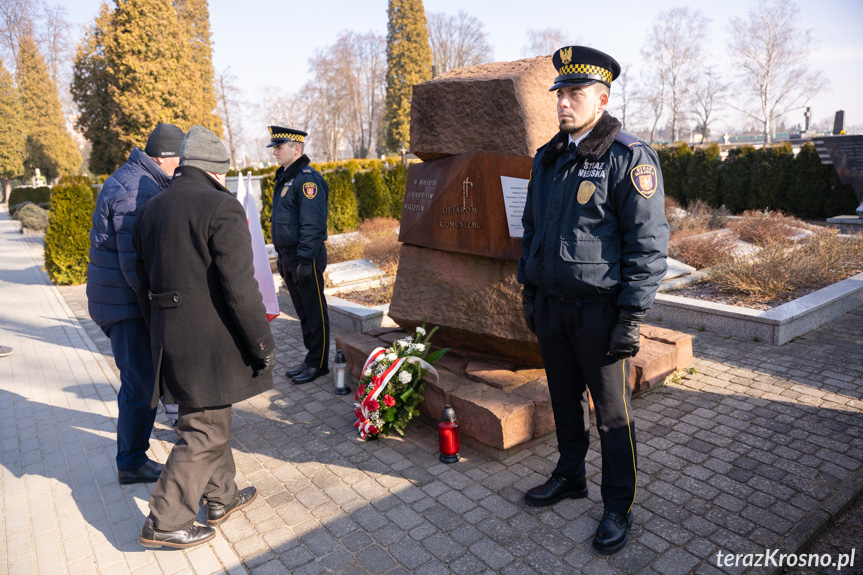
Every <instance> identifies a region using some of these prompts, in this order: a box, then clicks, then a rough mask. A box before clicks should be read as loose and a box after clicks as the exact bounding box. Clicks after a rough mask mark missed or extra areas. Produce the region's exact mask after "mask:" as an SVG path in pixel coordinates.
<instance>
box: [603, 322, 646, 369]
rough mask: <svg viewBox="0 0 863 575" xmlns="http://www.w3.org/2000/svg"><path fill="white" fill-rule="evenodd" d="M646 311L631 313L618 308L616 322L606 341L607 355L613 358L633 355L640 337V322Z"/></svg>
mask: <svg viewBox="0 0 863 575" xmlns="http://www.w3.org/2000/svg"><path fill="white" fill-rule="evenodd" d="M645 315H646V312H640V313H631V312H628V311H626V310H620V311H619V312H618V314H617V324H616V325H615V326H614V327H613V328H612V329H611V337H610V338H609V342H608V355H610V356H611V357H613V358H614V359H615V360H621V359H625V358H627V357H635V355H636V354H637V353H638V347H639V343H640V339H641V322H643V321H644V316H645Z"/></svg>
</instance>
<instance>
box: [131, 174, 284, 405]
mask: <svg viewBox="0 0 863 575" xmlns="http://www.w3.org/2000/svg"><path fill="white" fill-rule="evenodd" d="M134 245H135V250H136V251H137V253H138V256H137V259H136V262H135V269H136V271H137V274H138V279H139V281H140V285H139V287H138V301H139V302H140V305H141V310H142V311H143V313H144V319H145V320H147V321H148V322H149V326H150V341H151V343H152V349H153V364H154V366H155V371H156V382H157V385H156V386H155V390H154V393H153V400H152V405H153V406H155V405H156V403H157V402H158V399H159V395H164V396H165V403H168V404H170V403H177V404H179V405H182V406H186V407H216V406H226V405H231V404H234V403H237V402H240V401H243V400H245V399H248V398H250V397H252V396H254V395H257V394H259V393H261V392H263V391H266V390H268V389H272V387H273V377H272V373H267V374H264V375H261V376H258V377H253V372H254V365H255V363H256V360H259V359H263V358H264V357H266V356H267V355H269V354H270V353H272V351H273V345H274V343H273V334H272V332H271V331H270V324H269V322H268V321H267V313H266V310H265V308H264V304H263V300H262V298H261V293H260V291H259V290H258V284H257V282H256V281H255V273H254V266H253V256H252V242H251V236H250V235H249V228H248V223H247V221H246V213H245V212H244V211H243V208H242V206H241V205H240V203H239V202H238V201H237V200H236V198H234V197H233V196H232V195H231V193H230V192H229V191H228V190H227V188H225V187H223V186H222V185H220V184H219V183H218V182H216V180H214V179H213V178H212V177H210V176H209V175H207V173H206V172H204V171H203V170H200V169H198V168H195V167H191V166H182V167H180V168H178V169H177V171H176V172H175V174H174V181H173V182H172V183H171V185H170V186H169V187H168V189H167V190H165V191H164V192H162V193H161V194H159V195H158V196H156V197H155V198H153V199H152V200H150V201H149V202H147V203H146V204H145V205H144V206H143V207H142V208H141V209H140V210H139V213H138V218H137V221H136V223H135V230H134Z"/></svg>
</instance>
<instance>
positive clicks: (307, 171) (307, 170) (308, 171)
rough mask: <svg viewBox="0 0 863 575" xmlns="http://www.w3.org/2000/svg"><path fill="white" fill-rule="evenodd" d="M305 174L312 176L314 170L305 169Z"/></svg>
mask: <svg viewBox="0 0 863 575" xmlns="http://www.w3.org/2000/svg"><path fill="white" fill-rule="evenodd" d="M303 173H304V174H311V173H312V170H311V169H309V168H305V169H304V170H303Z"/></svg>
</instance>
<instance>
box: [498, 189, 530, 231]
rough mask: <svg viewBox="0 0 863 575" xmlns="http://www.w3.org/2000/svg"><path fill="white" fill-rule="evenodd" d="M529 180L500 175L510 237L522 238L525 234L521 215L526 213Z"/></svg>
mask: <svg viewBox="0 0 863 575" xmlns="http://www.w3.org/2000/svg"><path fill="white" fill-rule="evenodd" d="M529 181H530V180H525V179H523V178H511V177H509V176H501V177H500V184H501V187H502V188H503V203H504V206H506V223H507V224H509V237H511V238H520V237H522V236H523V235H524V227H522V225H521V216H522V214H524V205H525V203H526V202H527V183H528V182H529Z"/></svg>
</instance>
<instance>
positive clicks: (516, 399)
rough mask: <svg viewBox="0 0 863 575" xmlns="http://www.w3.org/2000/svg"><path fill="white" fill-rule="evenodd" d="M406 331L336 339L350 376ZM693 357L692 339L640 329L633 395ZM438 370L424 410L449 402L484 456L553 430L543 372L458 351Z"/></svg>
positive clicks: (435, 414) (436, 413)
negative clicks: (375, 350)
mask: <svg viewBox="0 0 863 575" xmlns="http://www.w3.org/2000/svg"><path fill="white" fill-rule="evenodd" d="M405 335H406V333H405V332H404V331H402V330H401V329H398V328H395V329H381V330H378V331H374V332H369V333H355V334H349V335H346V336H344V337H338V338H336V348H338V349H340V350H342V351H343V352H344V354H345V357H346V358H347V361H348V367H349V369H350V375H351V378H353V380H354V381H358V380H359V378H360V370H361V369H362V366H363V364H364V363H365V360H366V359H367V358H368V356H369V354H370V353H371V352H372V350H374V349H375V348H377V347H388V346H389V345H390V344H391V343H392V342H393V341H395V340H396V339H399V338H402V337H405ZM692 359H693V355H692V337H691V336H689V335H687V334H684V333H680V332H676V331H672V330H670V329H665V328H660V327H655V326H651V325H644V326H642V329H641V351H640V352H639V353H638V356H636V357H635V359H633V361H632V374H631V375H632V377H631V379H630V381H631V382H632V391H633V394H634V395H636V394H640V393H643V392H645V391H647V390H650V389H653V388H654V387H657V386H659V385H662V384H664V383H665V382H666V381H667V380H668V379H669V378H671V377H672V376H673V375H674V374H675V372H676V371H678V370H681V369H684V368H686V367H688V366H689V365H690V364H691V363H692ZM435 368H436V369H437V371H438V373H439V374H440V380H439V381H438V382H437V383H431V382H429V383H427V384H426V388H425V394H424V395H425V398H424V400H423V401H422V403H420V410H421V411H422V413H423V414H424V415H426V416H427V417H429V418H430V419H432V420H434V421H438V420H439V419H440V416H441V413H443V409H444V405H445V404H447V403H449V404H451V405H452V406H453V408H454V409H455V412H456V416H457V417H458V420H459V426H460V429H461V434H462V437H463V438H464V439H465V442H466V443H467V444H469V445H472V446H473V447H476V448H477V449H478V450H479V451H481V452H482V453H484V454H485V455H487V456H493V457H496V458H497V459H499V460H503V459H505V458H506V457H508V456H509V455H512V454H513V453H514V452H516V451H518V450H520V449H523V448H524V447H528V446H531V445H533V444H535V443H536V442H537V441H541V440H542V439H544V438H546V437H548V436H549V435H550V434H551V433H553V432H554V416H553V414H552V410H551V397H550V396H549V392H548V382H547V380H546V376H545V370H544V369H522V368H520V367H519V366H517V365H516V364H514V363H513V362H511V361H507V360H504V359H498V358H493V357H489V356H478V355H477V354H472V353H470V352H464V351H462V350H455V349H454V350H452V351H450V352H449V353H447V354H446V355H445V356H444V357H443V358H442V359H441V360H440V361H438V362H437V363H436V364H435ZM591 410H593V403H591Z"/></svg>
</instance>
